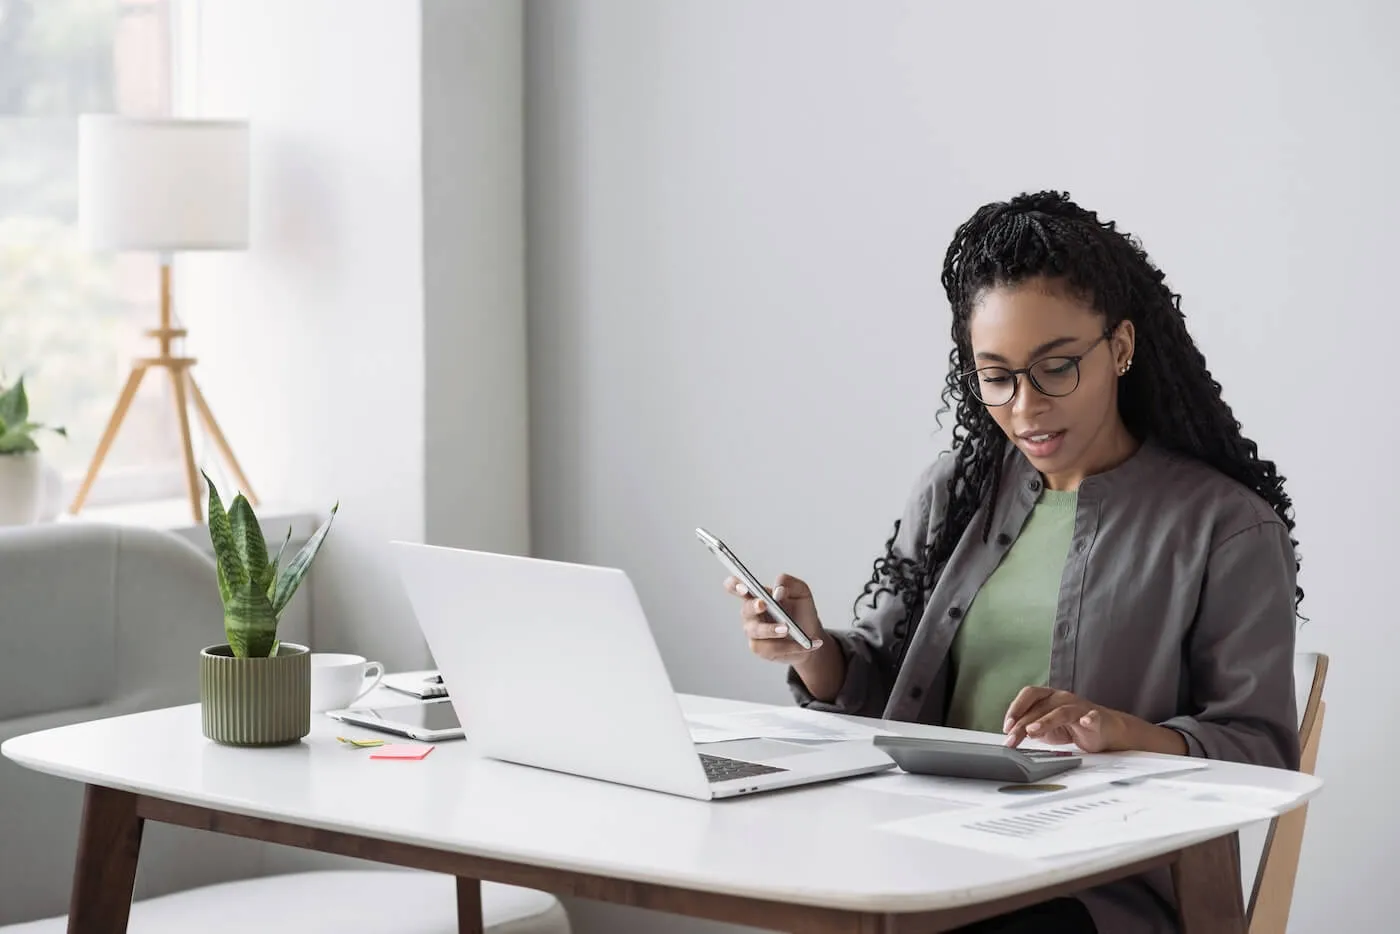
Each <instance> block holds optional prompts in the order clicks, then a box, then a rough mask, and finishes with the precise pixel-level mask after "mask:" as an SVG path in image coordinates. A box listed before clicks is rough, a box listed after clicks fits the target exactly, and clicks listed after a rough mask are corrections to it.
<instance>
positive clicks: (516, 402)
mask: <svg viewBox="0 0 1400 934" xmlns="http://www.w3.org/2000/svg"><path fill="white" fill-rule="evenodd" d="M182 12H183V13H185V14H187V22H186V28H185V29H184V30H183V35H184V36H185V45H186V48H184V49H182V51H184V52H186V53H187V55H188V58H189V59H190V61H191V62H192V64H193V67H192V68H191V70H190V72H189V73H188V75H187V76H186V82H187V84H188V85H190V86H189V87H187V88H186V92H187V93H186V94H185V95H184V101H185V104H186V107H187V109H186V111H185V112H186V113H188V114H191V115H200V116H236V117H246V118H248V119H249V120H250V121H251V124H252V140H253V144H252V176H253V193H252V233H251V240H252V247H251V249H250V250H249V251H247V252H246V253H242V254H235V255H218V256H189V257H181V258H180V259H179V265H178V266H177V277H178V278H177V290H178V292H179V301H180V305H179V307H180V308H181V309H183V310H184V317H185V318H186V319H187V320H188V321H189V322H190V323H191V326H192V328H193V334H192V337H191V341H190V346H191V350H192V352H193V353H194V354H195V355H196V356H200V357H201V358H202V360H201V363H200V364H199V367H198V374H199V378H200V380H201V382H202V383H203V385H204V386H205V388H206V392H207V395H208V396H209V398H210V402H211V404H212V405H213V407H214V409H215V412H216V414H217V416H218V417H219V419H220V421H221V422H222V423H223V426H224V428H225V430H226V432H227V434H228V435H229V438H230V441H231V443H232V444H233V446H234V448H235V450H236V452H237V454H238V456H239V458H240V460H242V461H243V463H244V467H245V469H246V472H247V473H248V475H249V478H250V481H251V482H252V483H253V485H254V488H255V489H256V491H257V493H258V494H259V495H260V496H261V497H262V498H263V499H264V500H267V501H272V502H277V503H288V504H293V505H295V506H297V507H302V508H316V509H319V510H322V511H324V510H326V509H328V508H329V507H330V505H331V503H332V502H334V501H335V500H339V502H340V504H341V505H340V512H339V514H338V515H337V517H336V525H335V528H334V529H333V530H332V532H331V535H330V538H329V539H328V540H327V544H326V546H325V548H324V549H323V550H322V552H321V556H320V557H319V558H318V560H317V565H316V567H315V568H314V569H313V570H312V572H311V575H310V581H311V586H312V587H313V591H312V596H313V603H314V619H313V627H314V629H313V640H314V647H315V648H317V649H321V650H330V651H336V650H340V651H356V652H360V653H363V654H365V655H367V656H370V657H372V658H378V659H381V660H383V661H384V662H385V663H386V664H387V665H389V666H390V668H391V669H393V668H403V667H414V666H418V665H423V664H428V663H429V661H430V659H429V657H428V655H427V653H426V651H425V649H424V647H423V644H422V639H421V636H420V635H419V633H418V630H417V626H416V625H415V623H414V620H413V616H412V611H411V609H410V607H409V605H408V603H407V601H406V599H405V597H404V594H403V592H402V589H401V587H400V585H399V583H398V579H397V576H396V575H395V574H394V572H393V570H392V568H391V567H390V566H389V564H388V563H387V561H386V560H385V555H384V546H385V544H386V543H387V542H388V541H390V540H392V539H405V540H410V541H434V542H442V543H447V544H458V545H469V546H472V547H482V548H491V549H496V550H503V551H512V550H515V551H518V550H524V549H525V548H526V547H528V518H527V509H526V495H527V494H526V477H527V472H526V465H525V445H526V440H527V439H526V436H525V429H524V417H525V377H524V295H523V243H522V234H521V232H520V231H521V228H522V226H523V218H522V207H521V197H522V195H521V189H520V175H521V167H520V166H521V145H522V144H521V132H520V130H521V126H520V123H521V117H520V108H519V103H518V101H519V85H520V64H519V54H520V51H519V50H520V23H519V11H518V9H515V8H514V7H513V6H512V5H509V4H507V5H501V6H500V7H496V6H493V5H491V4H489V3H485V2H473V3H447V2H441V0H427V2H425V3H423V4H421V5H420V4H418V3H394V4H384V3H376V2H372V0H298V2H296V3H280V2H275V0H201V2H199V3H194V4H186V5H185V6H184V7H183V8H182ZM512 83H513V85H514V87H515V89H516V90H515V92H514V96H515V104H514V105H512V103H511V87H512ZM211 475H212V476H215V478H216V480H219V479H220V478H219V475H218V474H216V473H213V472H212V471H211ZM226 482H227V481H224V480H220V483H221V485H222V484H224V483H226Z"/></svg>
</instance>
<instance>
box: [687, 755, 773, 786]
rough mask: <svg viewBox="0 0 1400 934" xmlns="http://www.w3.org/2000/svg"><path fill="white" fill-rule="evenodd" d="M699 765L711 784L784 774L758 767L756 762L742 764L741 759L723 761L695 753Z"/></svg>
mask: <svg viewBox="0 0 1400 934" xmlns="http://www.w3.org/2000/svg"><path fill="white" fill-rule="evenodd" d="M697 755H699V756H700V763H701V765H703V766H705V777H706V778H708V779H709V780H710V781H712V782H727V781H730V780H731V779H735V778H753V777H754V776H755V775H768V774H771V773H773V772H786V771H787V769H780V768H778V767H777V766H773V765H759V764H758V763H757V762H744V761H743V760H741V759H725V758H723V757H721V756H709V755H706V754H705V753H703V752H702V753H697Z"/></svg>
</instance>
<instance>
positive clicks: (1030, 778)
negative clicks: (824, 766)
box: [874, 736, 1084, 784]
mask: <svg viewBox="0 0 1400 934" xmlns="http://www.w3.org/2000/svg"><path fill="white" fill-rule="evenodd" d="M874 743H875V746H876V747H877V748H878V749H880V750H882V751H883V752H884V753H885V755H887V756H889V757H890V758H891V759H893V760H894V762H895V765H897V766H899V767H900V768H901V769H903V770H904V771H906V772H912V773H914V774H915V775H942V776H945V777H948V778H980V779H984V780H986V781H993V782H1007V783H1011V784H1015V783H1020V782H1040V781H1044V780H1045V779H1047V778H1049V777H1050V776H1052V775H1059V774H1060V773H1062V772H1068V771H1069V770H1070V769H1076V768H1078V767H1079V766H1080V765H1081V764H1083V761H1084V760H1083V758H1082V757H1081V756H1080V755H1078V754H1077V753H1075V752H1073V751H1071V750H1068V749H1013V748H1011V747H1009V746H1001V745H998V744H996V743H978V742H969V741H966V740H953V739H927V738H924V737H919V736H876V737H875V738H874Z"/></svg>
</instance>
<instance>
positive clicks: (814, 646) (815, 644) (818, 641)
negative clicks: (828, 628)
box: [812, 639, 822, 649]
mask: <svg viewBox="0 0 1400 934" xmlns="http://www.w3.org/2000/svg"><path fill="white" fill-rule="evenodd" d="M821 647H822V640H820V639H818V640H817V641H816V642H813V643H812V648H814V649H819V648H821Z"/></svg>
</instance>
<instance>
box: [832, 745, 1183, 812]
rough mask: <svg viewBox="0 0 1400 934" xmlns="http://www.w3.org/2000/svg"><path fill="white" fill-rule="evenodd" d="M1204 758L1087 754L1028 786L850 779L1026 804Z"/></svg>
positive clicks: (889, 789) (995, 803)
mask: <svg viewBox="0 0 1400 934" xmlns="http://www.w3.org/2000/svg"><path fill="white" fill-rule="evenodd" d="M1205 767H1206V764H1205V763H1204V762H1190V761H1186V760H1183V759H1166V758H1155V757H1147V756H1141V757H1139V756H1131V757H1115V756H1109V755H1086V756H1085V757H1084V764H1083V765H1081V766H1080V767H1079V768H1077V769H1071V770H1070V771H1068V772H1061V773H1060V774H1058V775H1052V776H1050V777H1049V778H1047V779H1045V780H1044V781H1043V782H1038V783H1035V784H1029V785H1016V784H1008V783H1006V782H995V781H986V780H983V779H977V778H945V777H943V776H940V775H913V774H910V773H909V772H901V771H893V772H881V773H880V774H878V775H871V776H868V777H865V778H858V779H854V780H852V781H850V782H848V783H847V787H850V788H863V789H865V790H866V791H881V792H885V793H886V794H896V795H916V796H919V797H924V798H937V799H938V800H940V801H958V802H961V803H963V804H980V805H987V806H989V807H1008V806H1011V805H1023V804H1026V803H1027V799H1028V798H1035V799H1045V798H1054V797H1064V796H1066V795H1071V794H1078V793H1080V792H1083V791H1087V790H1090V789H1093V788H1102V787H1108V786H1110V785H1111V784H1112V783H1113V782H1129V781H1135V780H1139V779H1144V778H1147V777H1149V776H1153V775H1164V774H1168V773H1180V772H1187V771H1194V770H1197V769H1204V768H1205Z"/></svg>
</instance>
